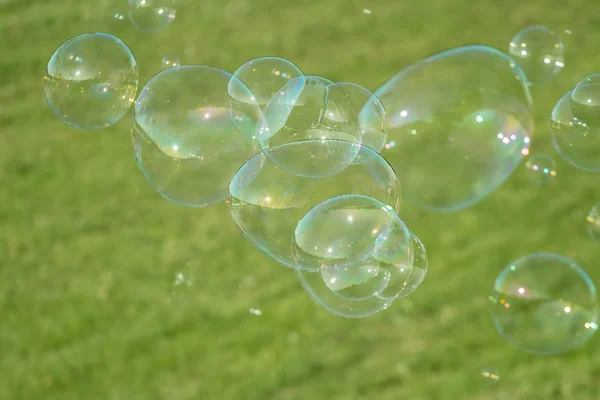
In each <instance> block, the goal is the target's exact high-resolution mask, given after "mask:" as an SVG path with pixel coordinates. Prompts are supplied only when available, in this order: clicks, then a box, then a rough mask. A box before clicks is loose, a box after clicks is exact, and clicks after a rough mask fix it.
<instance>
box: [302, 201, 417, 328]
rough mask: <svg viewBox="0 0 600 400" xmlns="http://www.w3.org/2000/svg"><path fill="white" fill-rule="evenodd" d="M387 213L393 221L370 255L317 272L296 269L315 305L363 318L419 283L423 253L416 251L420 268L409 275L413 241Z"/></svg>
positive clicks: (397, 218) (400, 223) (341, 313)
mask: <svg viewBox="0 0 600 400" xmlns="http://www.w3.org/2000/svg"><path fill="white" fill-rule="evenodd" d="M384 209H387V208H385V207H384ZM389 212H390V213H391V214H392V215H393V217H394V220H393V224H392V226H391V228H390V229H389V230H388V231H387V233H385V234H384V236H385V237H384V238H383V239H382V240H381V241H379V242H378V243H377V244H376V248H375V251H374V252H373V253H372V255H371V256H370V257H368V258H366V259H364V260H362V261H360V262H357V263H354V264H352V265H347V266H344V267H338V266H329V267H324V268H321V269H320V270H317V271H307V270H305V269H303V268H297V270H296V271H297V273H298V276H299V278H300V282H301V283H302V286H303V287H304V289H305V290H306V292H307V293H308V295H309V296H310V297H311V298H312V299H313V300H314V301H315V302H316V303H317V304H319V305H321V306H322V307H323V308H325V309H326V310H328V311H329V312H331V313H334V314H337V315H340V316H343V317H349V318H359V317H365V316H368V315H371V314H374V313H376V312H378V311H381V310H383V309H386V308H387V307H389V306H390V304H392V302H393V301H394V300H396V299H398V298H400V297H405V296H406V295H408V294H409V293H410V292H411V291H412V290H414V288H416V287H417V286H418V285H419V284H420V283H421V281H422V279H423V276H424V273H422V272H423V271H422V268H423V266H424V264H423V261H424V260H423V258H422V257H423V256H425V253H424V251H422V250H419V253H420V254H419V255H420V257H421V258H420V259H419V260H417V261H418V262H419V267H418V268H417V269H419V271H415V272H416V275H417V276H416V277H415V278H414V279H413V278H411V277H412V275H413V267H412V265H413V263H414V254H413V247H412V246H413V244H414V243H415V242H414V241H413V236H412V234H411V233H410V232H408V230H407V228H406V226H405V225H404V223H403V222H402V220H401V219H400V218H399V217H398V215H397V214H395V213H394V212H393V211H391V210H390V211H389ZM423 249H424V248H423ZM425 257H426V256H425ZM425 260H426V258H425ZM425 265H426V262H425ZM425 268H426V267H425Z"/></svg>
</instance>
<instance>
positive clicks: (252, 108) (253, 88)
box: [226, 57, 304, 139]
mask: <svg viewBox="0 0 600 400" xmlns="http://www.w3.org/2000/svg"><path fill="white" fill-rule="evenodd" d="M303 75H304V74H303V73H302V71H301V70H300V68H298V67H297V66H295V65H294V64H293V63H291V62H290V61H288V60H285V59H283V58H278V57H261V58H257V59H254V60H251V61H248V62H247V63H246V64H244V65H242V66H241V67H239V68H238V69H237V71H235V72H234V74H233V78H234V79H232V80H231V82H229V85H228V86H227V92H226V93H227V96H226V98H227V102H228V107H229V113H230V116H231V119H232V121H233V123H234V124H235V126H236V127H237V128H238V130H239V131H240V132H241V133H243V134H244V135H245V136H247V137H249V138H251V139H255V134H256V132H257V130H259V129H260V128H259V126H261V125H264V121H263V120H264V117H263V113H262V109H263V107H265V106H266V105H267V103H268V102H269V101H270V100H271V98H273V96H275V94H276V93H277V92H278V91H279V90H280V89H281V88H283V87H284V86H285V85H286V83H287V82H288V81H289V80H291V79H293V78H296V77H299V76H303Z"/></svg>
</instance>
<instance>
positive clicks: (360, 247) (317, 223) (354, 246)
mask: <svg viewBox="0 0 600 400" xmlns="http://www.w3.org/2000/svg"><path fill="white" fill-rule="evenodd" d="M393 223H394V212H393V211H392V208H391V207H390V206H389V205H387V204H384V203H382V202H381V201H379V200H377V199H374V198H372V197H368V196H364V195H342V196H338V197H334V198H331V199H329V200H326V201H324V202H323V203H321V204H318V205H317V206H316V207H314V208H313V209H311V210H310V211H309V212H308V213H306V215H305V216H304V217H302V219H301V220H300V222H298V225H297V226H296V229H295V230H294V237H293V239H294V240H293V246H294V257H295V266H296V267H297V268H301V269H305V270H309V271H317V270H321V269H327V268H330V267H331V268H333V267H335V268H337V269H343V268H344V267H347V266H350V265H353V264H356V263H358V262H360V261H362V260H365V259H366V258H368V257H370V256H371V255H372V254H373V252H374V251H375V247H376V244H377V241H378V240H380V238H383V237H385V236H386V235H388V234H389V230H390V229H391V228H392V227H393ZM405 233H406V237H405V242H408V241H409V240H410V236H409V232H408V231H406V232H405ZM368 269H369V268H368V267H367V268H362V269H361V270H365V271H367V270H368Z"/></svg>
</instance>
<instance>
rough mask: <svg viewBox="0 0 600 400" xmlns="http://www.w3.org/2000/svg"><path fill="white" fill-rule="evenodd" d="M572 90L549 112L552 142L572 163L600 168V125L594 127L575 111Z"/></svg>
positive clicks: (561, 154)
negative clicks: (599, 153) (599, 155)
mask: <svg viewBox="0 0 600 400" xmlns="http://www.w3.org/2000/svg"><path fill="white" fill-rule="evenodd" d="M572 92H573V91H572V90H571V91H568V92H567V93H565V94H564V95H563V96H562V97H561V98H560V99H559V100H558V102H557V103H556V105H555V106H554V109H553V110H552V114H551V115H550V121H549V123H548V124H549V126H550V133H551V134H552V144H553V145H554V148H555V149H556V151H557V152H558V154H560V156H561V157H562V158H563V159H565V160H566V161H567V162H569V163H570V164H571V165H574V166H576V167H577V168H581V169H585V170H588V171H600V158H599V157H598V152H600V127H599V128H598V129H597V128H593V127H591V126H589V125H588V124H587V123H586V122H585V121H582V120H580V119H579V118H577V117H576V116H575V115H574V114H573V106H572V100H571V95H572Z"/></svg>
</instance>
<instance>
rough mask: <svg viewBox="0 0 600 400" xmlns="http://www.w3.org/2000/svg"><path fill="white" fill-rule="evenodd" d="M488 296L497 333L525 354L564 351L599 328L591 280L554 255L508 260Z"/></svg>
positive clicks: (578, 268) (560, 257) (575, 345)
mask: <svg viewBox="0 0 600 400" xmlns="http://www.w3.org/2000/svg"><path fill="white" fill-rule="evenodd" d="M489 300H490V303H491V306H492V316H493V320H494V325H495V326H496V329H497V330H498V332H499V333H500V334H501V335H502V336H503V337H504V338H505V339H506V340H507V342H508V343H510V344H511V345H513V346H515V347H517V348H519V349H521V350H523V351H526V352H530V353H535V354H558V353H564V352H566V351H569V350H572V349H574V348H576V347H579V346H581V345H583V344H584V343H585V342H586V341H587V340H588V339H589V338H590V337H592V335H593V334H594V332H595V331H596V329H597V328H598V325H597V324H598V300H597V298H596V287H595V286H594V283H593V282H592V281H591V279H590V277H589V276H588V275H587V273H586V272H585V271H584V270H583V269H581V267H579V266H578V265H577V264H575V262H573V261H572V260H570V259H568V258H566V257H563V256H560V255H558V254H552V253H535V254H530V255H527V256H525V257H522V258H520V259H518V260H515V261H513V262H512V263H510V264H509V265H508V266H507V267H506V268H505V269H504V270H503V271H502V272H501V273H500V275H499V276H498V278H497V279H496V281H495V283H494V290H493V292H492V295H491V296H490V297H489Z"/></svg>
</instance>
